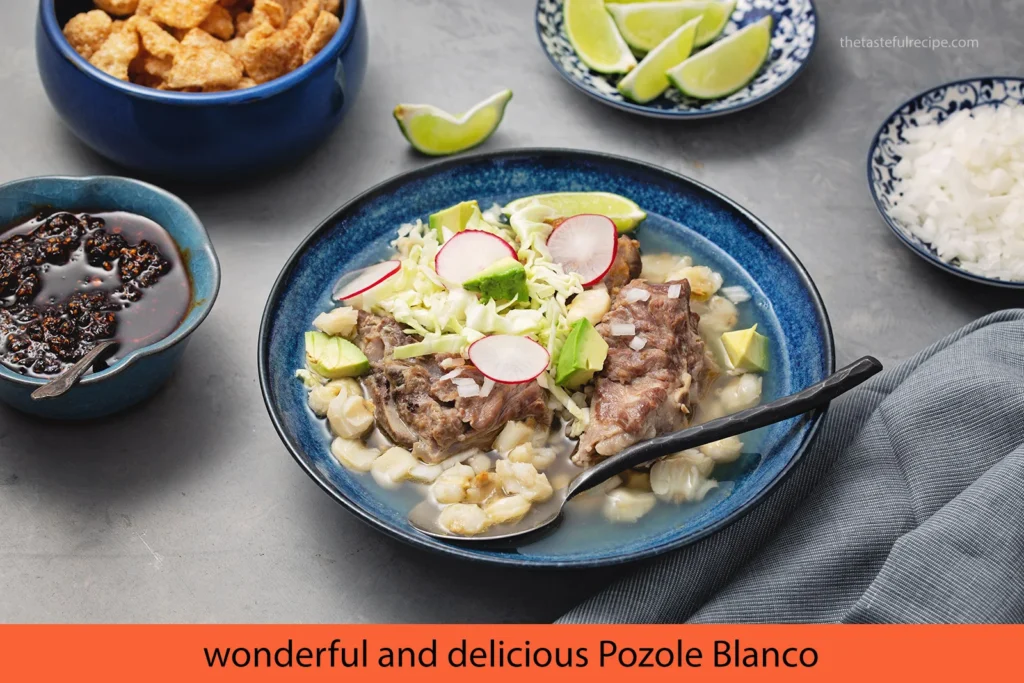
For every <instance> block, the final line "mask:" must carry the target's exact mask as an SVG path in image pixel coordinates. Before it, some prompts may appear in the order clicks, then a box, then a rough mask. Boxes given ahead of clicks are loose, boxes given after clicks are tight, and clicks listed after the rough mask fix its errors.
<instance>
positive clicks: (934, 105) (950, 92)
mask: <svg viewBox="0 0 1024 683" xmlns="http://www.w3.org/2000/svg"><path fill="white" fill-rule="evenodd" d="M1002 106H1024V78H1019V77H1004V76H993V77H989V78H968V79H965V80H962V81H954V82H952V83H946V84H945V85H940V86H938V87H937V88H932V89H931V90H928V91H926V92H923V93H921V94H920V95H915V96H914V97H912V98H910V99H909V100H907V101H906V102H904V103H903V104H901V105H900V106H899V107H898V108H897V109H896V111H894V112H893V113H892V114H890V115H889V118H887V119H886V120H885V123H883V124H882V126H881V127H880V128H879V129H878V132H877V133H875V139H874V140H873V141H872V143H871V149H870V151H869V152H868V187H869V188H870V190H871V197H872V198H873V199H874V200H875V206H877V207H878V211H879V213H881V214H882V218H884V219H885V222H886V223H888V224H889V227H890V228H891V229H892V231H893V232H894V233H895V234H896V236H897V237H899V238H900V241H901V242H903V244H905V245H906V246H908V247H910V249H911V250H912V251H913V252H914V253H915V254H917V255H918V256H920V257H921V258H923V259H925V260H926V261H928V262H929V263H931V264H932V265H935V266H938V267H939V268H941V269H942V270H945V271H946V272H948V273H952V274H954V275H958V276H960V277H962V278H964V279H966V280H971V281H973V282H980V283H982V284H986V285H996V286H997V287H1008V288H1011V289H1024V281H1011V280H997V279H995V278H990V277H984V276H982V275H978V274H976V273H972V272H970V271H967V270H964V269H963V268H961V267H960V266H959V264H958V263H957V262H953V263H948V262H946V261H943V260H942V259H941V258H939V255H938V253H937V252H936V251H935V249H934V248H933V247H932V246H931V245H930V244H928V243H927V242H924V241H923V240H922V239H921V238H920V237H918V236H917V235H915V234H914V233H913V232H912V231H911V230H910V227H909V226H907V225H905V224H904V223H903V222H902V221H900V220H899V219H897V218H896V217H895V216H894V215H893V213H892V210H893V205H894V203H895V201H896V198H897V197H898V192H897V189H896V186H897V178H896V173H895V170H896V165H897V164H898V163H900V160H901V159H902V157H901V156H900V155H899V152H898V148H899V146H900V145H901V144H903V143H905V142H906V141H907V140H906V137H904V133H905V132H906V131H907V130H908V129H910V128H916V127H917V126H924V125H928V124H932V123H941V122H942V121H945V120H946V118H947V117H948V116H950V115H951V114H953V113H955V112H957V111H963V110H964V109H976V108H978V107H1002Z"/></svg>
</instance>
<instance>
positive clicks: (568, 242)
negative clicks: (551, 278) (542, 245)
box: [548, 213, 619, 287]
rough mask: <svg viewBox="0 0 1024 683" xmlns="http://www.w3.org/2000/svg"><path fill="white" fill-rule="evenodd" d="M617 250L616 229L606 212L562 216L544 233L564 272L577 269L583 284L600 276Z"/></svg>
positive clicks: (612, 260)
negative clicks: (562, 218)
mask: <svg viewBox="0 0 1024 683" xmlns="http://www.w3.org/2000/svg"><path fill="white" fill-rule="evenodd" d="M618 250H619V237H618V231H617V230H616V229H615V223H613V222H612V219H610V218H608V217H607V216H598V215H596V214H589V213H583V214H580V215H578V216H572V217H570V218H566V219H565V220H564V221H562V222H561V223H559V224H558V225H557V226H556V227H555V229H554V230H552V231H551V235H549V236H548V251H550V252H551V258H552V259H553V260H554V261H555V263H560V264H561V265H562V268H563V269H564V270H565V271H566V272H570V273H579V274H580V279H581V280H582V281H583V286H584V287H589V286H591V285H595V284H597V283H598V282H600V281H601V280H602V279H604V276H605V275H607V274H608V271H609V270H611V267H612V264H613V263H614V262H615V254H616V253H617V252H618Z"/></svg>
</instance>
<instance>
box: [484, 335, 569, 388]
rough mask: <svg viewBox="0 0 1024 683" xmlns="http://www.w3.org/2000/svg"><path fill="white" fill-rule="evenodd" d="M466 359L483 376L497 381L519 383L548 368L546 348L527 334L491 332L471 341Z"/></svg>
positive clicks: (548, 357) (535, 376) (549, 358)
mask: <svg viewBox="0 0 1024 683" xmlns="http://www.w3.org/2000/svg"><path fill="white" fill-rule="evenodd" d="M469 360H470V362H471V363H473V365H475V366H476V369H477V370H479V371H480V372H481V373H482V374H483V376H484V377H486V378H487V379H490V380H494V381H495V382H499V383H501V384H523V383H525V382H529V381H530V380H534V379H537V377H538V376H540V374H541V373H542V372H544V371H545V370H547V369H548V363H550V362H551V356H550V355H548V350H547V349H545V348H544V347H543V346H541V345H540V344H538V343H537V342H535V341H533V340H532V339H530V338H529V337H517V336H515V335H512V334H495V335H491V336H490V337H484V338H483V339H479V340H477V341H475V342H473V343H472V344H471V345H470V347H469Z"/></svg>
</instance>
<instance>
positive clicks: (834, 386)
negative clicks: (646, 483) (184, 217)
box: [567, 356, 882, 498]
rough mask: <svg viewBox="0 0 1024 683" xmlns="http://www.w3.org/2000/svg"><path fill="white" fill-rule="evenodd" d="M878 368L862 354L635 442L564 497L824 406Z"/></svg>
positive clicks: (584, 477)
mask: <svg viewBox="0 0 1024 683" xmlns="http://www.w3.org/2000/svg"><path fill="white" fill-rule="evenodd" d="M881 369H882V364H881V363H880V362H878V360H876V359H875V358H872V357H871V356H864V357H863V358H861V359H860V360H858V361H855V362H854V363H851V364H850V365H847V366H846V367H845V368H843V369H841V370H838V371H836V372H835V373H834V374H832V375H830V376H829V377H827V378H825V379H824V380H823V381H821V382H818V383H817V384H814V385H811V386H809V387H807V388H806V389H804V390H803V391H801V392H799V393H796V394H792V395H790V396H784V397H783V398H780V399H777V400H775V401H772V402H771V403H765V404H764V405H760V406H755V407H754V408H748V409H747V410H741V411H740V412H738V413H734V414H732V415H727V416H725V417H720V418H718V419H715V420H710V421H708V422H705V423H703V424H699V425H697V426H695V427H690V428H689V429H683V430H680V431H678V432H672V433H670V434H665V435H663V436H658V437H655V438H653V439H649V440H647V441H642V442H640V443H637V444H634V445H632V446H630V447H629V448H626V449H624V450H622V451H621V452H620V453H618V454H616V455H613V456H612V457H610V458H607V459H605V460H602V461H601V462H599V463H598V464H596V465H594V466H593V467H591V468H590V469H588V470H585V471H584V472H583V473H582V474H580V475H579V476H578V477H576V478H575V479H574V480H573V481H572V483H571V484H570V485H569V490H568V492H567V498H572V497H573V496H575V495H577V494H579V493H583V492H584V491H586V490H588V489H592V488H594V487H595V486H597V485H598V484H600V483H602V482H604V481H606V480H608V479H611V478H612V477H614V476H615V475H616V474H621V473H622V472H625V471H626V470H628V469H631V468H633V467H637V466H638V465H643V464H644V463H647V462H650V461H651V460H655V459H657V458H660V457H662V456H665V455H671V454H672V453H678V452H679V451H684V450H686V449H687V448H696V447H697V446H703V445H704V444H708V443H711V442H712V441H718V440H719V439H725V438H727V437H730V436H737V435H739V434H743V433H744V432H749V431H750V430H752V429H757V428H758V427H764V426H767V425H770V424H775V423H776V422H782V421H783V420H788V419H789V418H791V417H796V416H797V415H801V414H803V413H806V412H808V411H811V410H814V409H815V408H820V407H823V406H825V405H827V404H828V403H829V402H831V401H832V399H834V398H836V397H837V396H840V395H841V394H844V393H846V392H847V391H849V390H850V389H853V388H854V387H855V386H857V385H859V384H861V383H862V382H864V381H865V380H867V379H868V378H869V377H871V376H872V375H875V374H877V373H878V372H879V371H880V370H881Z"/></svg>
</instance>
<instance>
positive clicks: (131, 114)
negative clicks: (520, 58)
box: [36, 0, 368, 179]
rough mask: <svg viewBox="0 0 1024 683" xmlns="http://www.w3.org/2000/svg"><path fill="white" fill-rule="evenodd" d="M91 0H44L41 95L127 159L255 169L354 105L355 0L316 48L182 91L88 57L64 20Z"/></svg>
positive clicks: (141, 165)
mask: <svg viewBox="0 0 1024 683" xmlns="http://www.w3.org/2000/svg"><path fill="white" fill-rule="evenodd" d="M90 5H91V3H89V2H82V1H81V0H41V1H40V3H39V20H38V23H37V27H36V59H37V61H38V63H39V74H40V76H41V77H42V80H43V86H44V87H45V89H46V94H47V95H48V96H49V98H50V102H52V103H53V106H54V108H55V109H56V110H57V113H58V114H60V116H61V118H63V119H64V121H65V123H66V124H67V125H68V127H69V128H70V129H71V130H72V132H74V134H75V135H77V136H78V137H79V138H81V140H82V141H83V142H84V143H85V144H87V145H89V146H90V147H92V148H93V149H94V150H96V151H97V152H99V153H100V154H102V155H103V156H105V157H108V158H109V159H111V160H113V161H114V162H116V163H118V164H121V165H122V166H126V167H128V168H132V169H136V170H139V171H143V172H147V173H152V174H156V175H161V176H168V177H177V178H188V179H212V178H217V177H225V176H229V177H235V176H239V175H250V174H254V173H259V172H261V171H265V170H267V169H270V168H273V167H275V166H277V165H280V164H283V163H287V162H289V161H292V160H294V159H297V158H299V157H300V156H302V155H304V154H306V153H308V152H310V151H311V150H312V149H313V148H314V147H315V146H316V145H317V144H318V143H320V142H322V141H323V139H324V138H326V137H327V136H328V135H329V134H330V133H331V131H333V130H334V128H335V127H336V126H337V125H338V123H339V122H340V121H341V119H342V117H343V116H344V115H345V112H346V111H347V110H348V109H349V107H351V106H352V102H353V101H354V100H355V98H356V95H357V94H358V93H359V88H360V86H361V85H362V82H363V76H364V75H365V73H366V59H367V49H368V36H367V28H366V12H365V10H364V8H363V5H362V1H361V0H347V1H346V3H345V10H344V13H343V15H342V17H341V27H340V28H339V29H338V32H337V34H336V35H335V36H334V38H333V39H332V40H331V42H330V43H328V44H327V46H326V47H325V48H324V49H323V50H321V51H320V53H319V54H318V55H317V56H316V57H315V58H314V59H312V60H311V61H310V62H309V63H308V64H305V65H303V66H301V67H299V68H298V69H296V70H295V71H293V72H291V73H289V74H287V75H285V76H283V77H281V78H278V79H276V80H274V81H271V82H269V83H265V84H263V85H259V86H256V87H254V88H248V89H246V90H238V91H232V92H224V93H178V92H166V91H163V90H156V89H154V88H145V87H142V86H138V85H133V84H131V83H125V82H123V81H119V80H117V79H116V78H113V77H111V76H108V75H107V74H105V73H104V72H102V71H100V70H99V69H97V68H96V67H94V66H92V65H91V64H89V62H88V61H86V60H85V59H83V58H82V56H81V55H79V54H78V53H77V52H75V51H74V49H72V47H71V45H70V44H69V43H68V42H67V40H65V38H64V35H63V33H62V28H63V26H64V24H65V23H67V21H68V19H70V18H71V17H72V16H74V14H76V13H77V12H79V11H82V10H84V9H88V7H89V6H90Z"/></svg>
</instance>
